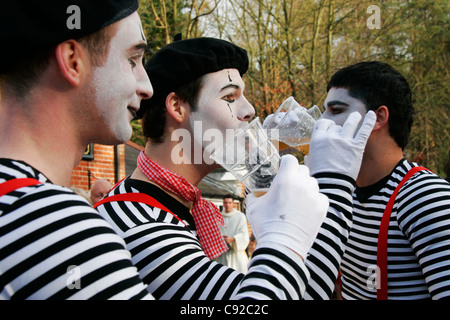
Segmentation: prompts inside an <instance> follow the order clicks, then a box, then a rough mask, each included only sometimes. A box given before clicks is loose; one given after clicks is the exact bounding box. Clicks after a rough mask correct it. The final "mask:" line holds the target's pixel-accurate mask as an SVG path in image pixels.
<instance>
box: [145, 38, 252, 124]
mask: <svg viewBox="0 0 450 320" xmlns="http://www.w3.org/2000/svg"><path fill="white" fill-rule="evenodd" d="M229 68H232V69H237V70H238V71H239V73H240V74H241V76H242V75H244V74H245V73H246V72H247V69H248V57H247V51H245V50H244V49H242V48H240V47H238V46H236V45H234V44H232V43H230V42H228V41H225V40H220V39H215V38H206V37H203V38H194V39H186V40H180V41H175V42H172V43H171V44H168V45H167V46H165V47H163V48H162V49H161V50H159V51H158V52H156V53H155V54H154V55H153V56H152V57H151V58H150V60H149V61H148V63H147V64H146V66H145V69H146V71H147V73H148V76H149V78H150V81H151V83H152V86H153V97H152V98H151V99H149V100H142V102H141V108H140V109H139V112H138V117H142V116H143V114H144V113H145V110H146V109H147V108H148V107H149V105H150V104H151V103H152V101H154V100H158V99H160V98H162V97H164V98H165V97H166V96H167V95H168V94H169V93H171V92H175V91H176V90H177V89H179V88H180V87H181V86H183V85H186V84H188V83H189V82H191V81H194V80H196V79H198V78H200V77H201V76H203V75H205V74H207V73H212V72H216V71H220V70H223V69H229Z"/></svg>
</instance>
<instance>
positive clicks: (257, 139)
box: [211, 118, 280, 196]
mask: <svg viewBox="0 0 450 320" xmlns="http://www.w3.org/2000/svg"><path fill="white" fill-rule="evenodd" d="M211 158H212V159H213V160H214V161H215V162H216V163H217V164H220V165H221V166H222V167H223V168H225V169H226V170H227V171H228V172H230V173H232V174H233V175H234V176H235V177H236V179H238V180H239V181H241V182H242V184H243V185H244V186H245V187H246V189H247V190H249V191H250V192H252V193H253V194H254V195H255V196H261V195H263V194H265V193H266V192H267V191H268V189H269V187H270V185H271V183H272V181H273V179H274V178H275V175H276V174H277V172H278V168H279V165H280V154H279V152H278V149H277V148H276V147H275V146H274V144H273V143H272V141H271V140H270V138H269V136H268V135H267V131H266V130H264V129H263V127H262V124H261V121H260V120H259V118H255V119H254V120H253V121H251V122H250V123H249V124H248V125H247V126H246V127H245V128H243V129H238V130H236V132H235V133H234V134H233V135H232V136H227V139H226V141H225V142H224V144H223V145H221V146H220V147H216V148H215V150H214V151H213V152H212V153H211Z"/></svg>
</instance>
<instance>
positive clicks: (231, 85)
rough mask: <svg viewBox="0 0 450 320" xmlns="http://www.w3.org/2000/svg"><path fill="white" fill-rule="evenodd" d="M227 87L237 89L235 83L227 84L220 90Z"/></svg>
mask: <svg viewBox="0 0 450 320" xmlns="http://www.w3.org/2000/svg"><path fill="white" fill-rule="evenodd" d="M228 88H233V89H239V86H238V85H236V84H227V85H226V86H224V87H223V88H222V89H220V91H223V90H225V89H228Z"/></svg>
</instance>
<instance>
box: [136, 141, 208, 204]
mask: <svg viewBox="0 0 450 320" xmlns="http://www.w3.org/2000/svg"><path fill="white" fill-rule="evenodd" d="M175 145H176V144H174V143H172V142H170V143H169V142H167V141H166V142H163V143H153V142H151V141H148V142H147V143H146V145H145V149H144V152H145V154H146V156H147V157H149V158H150V159H151V160H152V161H154V162H157V163H158V164H160V165H162V166H163V167H165V168H166V169H168V170H170V171H172V172H175V173H177V174H179V175H181V176H182V177H183V178H185V179H186V180H187V181H188V182H189V183H191V184H192V185H194V186H198V184H199V183H200V181H201V180H202V179H203V178H204V177H205V176H206V175H207V174H208V173H209V172H210V171H211V170H212V169H213V168H214V167H212V166H208V165H205V164H203V163H201V164H193V163H192V161H190V159H187V158H186V157H181V158H177V159H175V160H176V161H174V159H173V158H172V150H179V149H174V147H175ZM178 156H179V154H177V157H178ZM180 160H184V161H180ZM131 178H132V179H137V180H141V181H145V182H147V183H152V184H154V185H156V184H155V183H153V182H152V181H150V180H149V179H148V178H147V176H146V175H145V173H144V172H143V171H142V170H141V169H139V168H136V170H135V171H134V172H133V174H132V175H131ZM157 186H158V185H157ZM158 187H159V188H161V190H163V191H164V192H166V193H167V194H169V195H170V196H172V197H173V198H175V199H177V200H178V201H179V202H181V203H183V204H184V205H185V206H186V207H191V205H192V203H191V202H187V201H185V200H184V199H182V198H181V197H179V196H177V195H175V194H173V193H172V192H170V191H168V190H165V189H163V188H162V187H161V186H158Z"/></svg>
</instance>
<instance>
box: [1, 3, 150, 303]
mask: <svg viewBox="0 0 450 320" xmlns="http://www.w3.org/2000/svg"><path fill="white" fill-rule="evenodd" d="M74 3H76V7H77V8H79V12H80V14H81V16H80V18H81V19H82V20H81V21H82V24H81V25H82V28H81V29H68V28H67V26H66V20H67V19H68V17H69V15H68V14H67V8H68V7H73V4H74ZM137 8H138V2H137V1H133V0H122V1H110V0H104V1H64V0H55V1H20V2H10V3H7V4H6V3H5V2H2V3H1V8H0V30H1V32H0V40H1V42H2V43H3V44H5V45H6V47H7V48H4V49H2V50H1V53H0V90H1V93H0V95H1V102H0V105H1V107H0V132H1V139H0V252H1V253H0V270H1V272H0V283H2V286H1V287H0V299H132V298H133V299H149V298H152V297H151V295H149V294H148V292H147V290H146V286H145V285H144V284H143V283H142V282H141V280H140V279H139V277H138V273H137V271H136V269H135V268H134V267H133V265H132V262H131V260H130V253H129V252H128V251H127V250H126V248H125V244H124V242H123V240H122V239H121V238H120V237H119V236H118V235H117V234H116V233H114V231H113V230H112V228H111V226H110V225H109V224H108V223H107V222H106V221H104V219H101V218H100V217H99V215H98V212H96V211H95V210H94V209H93V208H92V207H91V206H90V205H89V203H88V202H87V201H86V200H85V199H84V198H82V197H80V196H78V195H76V194H75V193H73V192H72V191H71V190H70V189H68V188H67V186H68V185H69V182H70V177H71V173H72V170H73V168H74V167H75V166H76V165H77V164H78V162H79V161H80V159H81V157H82V155H83V152H84V150H85V146H86V145H87V144H88V143H90V142H98V143H103V144H118V143H123V142H125V141H127V140H128V139H129V138H130V136H131V127H130V124H129V122H130V120H131V119H132V118H133V117H134V115H135V113H136V112H137V110H138V109H139V105H140V102H141V100H142V99H148V98H150V96H151V95H152V86H151V84H150V81H149V79H148V76H147V74H146V72H145V70H144V67H143V65H142V56H143V54H144V50H145V48H146V43H145V38H143V37H142V27H141V23H140V19H139V16H138V15H137V13H136V10H137ZM23 17H27V19H28V20H27V19H23ZM30 32H34V34H33V36H31V37H30V36H29V33H30ZM24 39H27V41H26V42H25V41H24Z"/></svg>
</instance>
